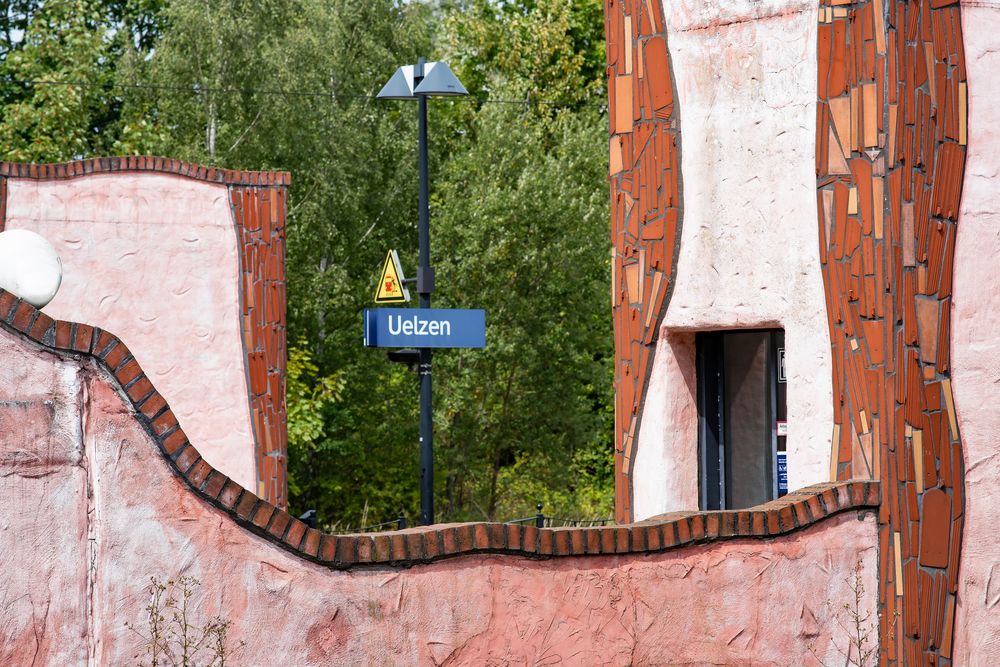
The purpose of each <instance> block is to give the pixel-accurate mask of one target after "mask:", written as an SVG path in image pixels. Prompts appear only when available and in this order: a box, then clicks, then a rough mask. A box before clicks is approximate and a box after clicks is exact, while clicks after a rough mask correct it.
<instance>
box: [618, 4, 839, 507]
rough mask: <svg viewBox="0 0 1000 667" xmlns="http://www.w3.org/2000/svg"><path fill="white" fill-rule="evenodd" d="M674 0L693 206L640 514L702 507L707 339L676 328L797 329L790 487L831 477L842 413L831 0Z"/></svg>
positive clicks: (651, 426) (650, 424)
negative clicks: (823, 227) (828, 198)
mask: <svg viewBox="0 0 1000 667" xmlns="http://www.w3.org/2000/svg"><path fill="white" fill-rule="evenodd" d="M662 1H663V8H664V15H665V17H666V21H667V32H668V40H667V43H668V48H669V50H670V57H671V61H672V62H673V71H674V74H675V80H676V86H677V99H678V106H679V109H680V136H681V149H682V168H683V181H684V182H683V203H684V213H683V226H682V232H681V240H680V247H681V250H680V256H679V259H678V265H677V279H676V285H675V287H674V292H673V296H672V298H671V301H670V305H669V307H668V309H667V312H666V315H665V317H664V321H663V330H662V332H661V334H662V335H661V338H660V341H659V344H658V346H657V350H656V358H655V362H654V370H653V377H651V379H650V385H649V390H648V392H647V395H646V402H645V404H644V406H643V417H642V419H643V422H642V427H641V430H640V434H639V444H638V452H637V458H636V464H635V472H634V479H635V501H634V502H635V507H636V517H637V518H641V517H642V516H649V515H651V514H657V513H659V512H666V511H672V510H681V509H697V507H698V496H697V488H694V489H693V490H692V488H691V485H690V484H688V483H686V482H685V480H697V479H698V466H697V446H698V435H697V404H696V396H695V392H694V390H693V384H692V383H691V382H689V380H688V378H687V377H686V371H685V369H687V368H691V367H693V365H694V346H693V345H680V346H678V345H676V344H672V343H671V337H673V339H674V340H675V341H676V340H677V338H678V336H682V335H683V333H684V332H693V331H697V330H714V329H746V328H755V327H781V328H783V329H784V330H785V334H786V339H785V340H786V355H787V356H786V364H787V371H788V386H789V391H788V424H789V435H788V477H789V486H790V488H792V489H796V488H801V487H803V486H807V485H809V484H815V483H817V482H823V481H827V480H828V479H829V469H830V436H831V433H832V423H833V409H832V405H833V403H832V401H833V399H832V388H831V383H830V378H831V376H832V366H831V358H830V337H829V327H828V323H827V317H826V306H825V301H824V297H823V286H822V273H821V270H820V264H819V243H818V238H817V234H816V224H815V220H816V173H815V158H814V156H815V143H816V71H817V68H816V25H817V18H816V9H817V6H818V3H816V2H814V1H807V0H767V1H766V2H749V1H748V0H726V1H725V2H703V1H702V0H662ZM686 387H691V391H685V390H684V388H686ZM665 434H667V435H666V437H664V435H665ZM664 471H666V474H667V476H668V477H669V478H671V479H669V480H668V481H667V482H666V483H664V479H665V478H664Z"/></svg>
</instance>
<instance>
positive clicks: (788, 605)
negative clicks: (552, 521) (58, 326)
mask: <svg viewBox="0 0 1000 667" xmlns="http://www.w3.org/2000/svg"><path fill="white" fill-rule="evenodd" d="M0 358H2V359H3V364H0V368H2V369H4V370H2V371H0V396H3V397H5V399H4V400H5V401H6V400H7V399H6V397H10V400H11V401H13V403H15V404H16V405H14V404H12V405H8V403H7V402H4V403H0V419H4V420H6V421H5V422H4V426H5V428H4V429H3V431H2V432H0V433H2V434H3V435H0V438H2V439H0V443H2V444H3V449H2V452H3V459H2V460H0V493H2V494H3V495H2V496H0V497H2V498H3V499H4V500H5V501H6V502H5V503H4V507H6V508H8V509H7V510H5V513H4V518H3V524H2V526H3V529H2V530H0V559H3V563H4V564H5V565H6V567H3V568H2V569H0V583H2V586H0V590H3V591H4V595H5V596H6V600H7V605H8V606H7V607H6V608H3V609H0V628H3V630H4V633H5V634H4V640H5V641H4V642H2V643H0V652H2V651H14V653H8V654H7V655H4V654H2V653H0V663H2V664H28V663H30V660H28V659H25V657H26V656H27V657H30V656H31V655H34V654H33V653H29V652H35V651H37V655H38V656H39V658H40V659H39V660H38V664H59V665H84V664H88V655H89V661H90V664H100V665H106V664H107V665H110V664H132V663H133V662H135V660H136V658H135V656H136V655H137V654H139V655H141V653H142V645H141V640H140V639H138V638H137V637H136V636H135V635H134V634H132V633H131V632H129V631H128V630H127V629H126V628H125V626H124V623H125V622H126V621H130V622H133V623H136V624H138V625H139V627H142V626H143V623H144V621H143V613H144V612H143V607H144V606H145V604H146V597H145V595H144V593H143V585H144V583H145V582H146V581H147V579H148V577H149V576H151V575H156V576H160V577H164V578H165V577H176V576H178V575H192V576H195V577H197V578H198V579H200V580H201V582H202V586H201V587H200V588H199V589H198V593H197V594H196V596H195V597H194V598H193V600H192V606H193V608H194V614H193V616H194V619H193V620H194V621H195V622H201V621H203V620H207V619H208V618H209V617H211V616H214V615H216V614H220V615H222V616H223V617H224V618H228V619H229V620H230V621H231V622H232V627H231V630H230V636H231V640H232V641H233V642H240V641H245V642H246V646H245V647H244V648H243V649H242V651H241V652H240V653H239V654H238V655H237V656H235V660H233V662H234V663H236V664H241V665H248V666H254V665H270V664H275V663H276V662H277V663H280V664H289V665H332V664H336V665H386V664H401V665H402V664H406V665H411V664H412V665H416V664H450V665H483V664H556V663H560V662H561V663H562V664H609V665H629V664H636V665H638V664H642V665H655V664H750V663H752V664H755V665H775V666H778V665H780V666H785V665H789V664H796V665H816V664H818V663H817V662H816V660H815V659H814V658H813V657H812V655H811V654H810V652H809V648H808V647H809V646H810V645H814V646H815V647H816V650H817V652H818V654H819V656H820V657H822V658H823V659H824V660H825V661H826V662H828V663H830V664H833V663H834V662H835V661H836V657H837V655H838V653H837V648H836V646H835V645H834V643H833V642H834V641H837V642H839V643H840V645H841V646H843V645H845V643H846V641H847V637H846V635H843V636H842V635H841V630H839V629H838V625H837V622H836V621H837V619H836V613H837V609H838V608H839V607H840V606H841V605H842V604H844V603H845V602H848V601H849V600H850V599H852V597H853V596H852V593H851V590H850V587H849V586H848V584H847V583H845V579H847V577H848V575H849V574H850V572H851V570H852V568H853V567H854V566H855V564H856V563H858V562H859V561H860V562H862V563H863V570H862V578H863V583H864V586H865V587H866V589H867V590H869V591H874V590H875V563H876V561H877V558H876V557H875V551H876V532H875V531H876V526H875V521H874V516H873V515H872V514H871V513H866V514H863V515H859V514H858V513H852V512H848V513H844V514H842V515H839V516H836V517H833V518H831V519H828V520H826V521H823V522H822V523H820V524H818V525H816V526H813V527H811V528H809V529H806V530H803V531H800V532H798V533H794V534H792V535H790V536H787V537H785V538H782V539H779V540H733V541H726V542H719V543H715V544H709V545H702V546H693V547H689V548H685V549H680V550H675V551H671V552H666V553H661V554H652V555H634V556H607V557H593V558H559V559H551V560H529V559H524V558H520V557H513V556H499V555H491V556H486V555H484V556H465V557H461V558H456V559H453V560H445V561H442V562H438V563H435V564H431V565H421V566H415V567H412V568H409V569H389V568H382V569H371V570H354V571H349V572H338V571H333V570H328V569H325V568H322V567H320V566H318V565H314V564H312V563H308V562H305V561H302V560H301V559H299V558H297V557H296V556H293V555H291V554H289V553H288V552H286V551H284V550H282V549H279V548H277V547H275V546H274V545H272V544H271V543H270V542H267V541H265V540H264V539H262V538H260V537H258V536H256V535H253V534H251V533H248V532H247V531H245V530H244V529H242V528H240V527H239V526H237V525H236V524H234V523H233V522H232V521H231V520H230V519H229V518H228V517H227V516H224V515H223V514H221V513H220V512H219V511H218V510H216V509H215V508H213V507H211V506H209V505H207V504H206V503H205V502H203V501H202V500H200V499H198V498H196V497H195V496H194V495H193V494H192V493H191V492H190V491H189V490H188V489H187V488H186V487H184V486H182V484H181V482H180V481H179V479H178V478H177V477H176V476H175V475H174V474H173V473H172V472H171V471H170V469H169V468H168V465H167V463H166V461H165V460H164V459H162V457H161V456H160V455H159V453H158V452H157V450H156V446H155V444H154V443H153V441H152V440H151V439H150V437H149V436H148V434H146V433H145V432H144V431H143V430H142V429H141V428H140V426H139V425H138V422H137V421H136V420H135V419H134V417H133V416H132V415H131V414H130V413H129V412H128V410H127V408H126V407H125V402H124V401H123V400H122V398H121V397H120V395H119V394H118V393H117V392H116V391H115V390H114V389H113V388H112V385H111V384H110V382H108V381H106V380H105V379H104V376H103V375H102V374H101V373H100V372H98V371H96V370H93V369H92V368H91V367H90V366H87V365H84V366H83V367H82V368H81V366H80V363H81V362H78V361H75V360H73V359H67V360H64V361H57V360H55V358H54V357H53V356H51V355H50V354H49V353H46V352H41V351H36V350H34V349H32V348H29V347H27V346H26V345H25V344H23V343H21V342H20V341H19V340H17V339H13V338H12V337H11V336H10V334H8V333H7V332H6V331H0ZM18 411H21V412H27V413H30V414H31V418H30V419H24V418H19V417H17V415H20V414H21V412H18ZM12 416H13V417H14V418H11V417H12ZM18 443H30V452H28V453H27V454H23V455H19V456H20V457H21V458H20V459H19V458H18V457H17V456H15V455H14V453H13V452H15V451H17V450H18V447H22V448H27V446H22V445H19V444H18ZM22 459H23V460H24V461H28V460H30V461H31V463H30V464H29V463H22V462H21V460H22ZM88 471H89V474H88ZM43 473H44V474H43ZM88 491H89V494H88ZM88 496H89V500H88ZM859 519H860V520H859ZM88 537H89V538H90V540H89V544H90V546H87V545H88ZM88 550H89V553H88ZM870 597H871V596H869V598H870ZM872 602H873V600H872V599H866V601H865V603H866V605H869V604H871V603H872ZM87 609H92V610H93V614H92V617H91V618H90V620H89V622H88V621H87V620H86V619H87V615H86V610H87ZM831 632H832V633H834V636H833V637H832V638H831V634H830V633H831ZM9 655H14V656H16V657H13V658H11V657H8V656H9Z"/></svg>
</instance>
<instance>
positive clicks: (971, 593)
mask: <svg viewBox="0 0 1000 667" xmlns="http://www.w3.org/2000/svg"><path fill="white" fill-rule="evenodd" d="M962 30H963V32H964V33H965V60H966V67H967V69H968V76H969V153H968V165H967V167H966V171H965V183H964V185H963V195H962V209H961V212H960V215H959V221H958V225H959V226H958V243H957V246H956V249H955V289H954V297H953V301H954V303H953V307H952V338H951V354H952V384H953V390H954V393H955V404H956V409H957V411H958V421H959V427H960V428H961V432H962V442H963V444H964V447H965V536H964V540H963V542H962V561H961V567H960V569H959V582H960V583H959V591H958V614H957V617H956V621H955V628H956V630H955V633H956V637H955V645H956V654H955V656H954V657H955V664H956V665H970V666H974V667H979V666H981V667H988V666H992V665H996V664H1000V542H998V541H997V536H996V533H997V526H998V525H1000V445H998V442H1000V440H998V437H1000V410H998V409H997V401H998V399H1000V393H998V391H997V387H998V386H1000V338H998V336H997V332H998V331H1000V270H998V268H997V267H998V264H997V260H998V258H1000V198H998V196H997V192H998V187H1000V186H998V183H1000V181H998V180H997V178H998V176H1000V107H998V103H997V102H998V100H1000V79H998V77H997V72H998V71H1000V2H997V0H975V2H963V3H962Z"/></svg>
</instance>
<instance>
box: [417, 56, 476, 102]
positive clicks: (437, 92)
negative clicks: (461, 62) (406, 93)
mask: <svg viewBox="0 0 1000 667" xmlns="http://www.w3.org/2000/svg"><path fill="white" fill-rule="evenodd" d="M425 67H426V68H427V69H426V70H425V71H426V74H424V79H423V81H421V82H420V83H419V84H418V85H417V87H416V89H415V90H414V91H413V92H414V93H416V94H417V95H433V96H435V97H449V96H459V95H468V94H469V91H467V90H466V89H465V86H463V85H462V82H461V81H459V80H458V77H457V76H455V73H454V72H452V71H451V68H450V67H448V63H446V62H440V61H439V62H434V63H428V64H427V65H425Z"/></svg>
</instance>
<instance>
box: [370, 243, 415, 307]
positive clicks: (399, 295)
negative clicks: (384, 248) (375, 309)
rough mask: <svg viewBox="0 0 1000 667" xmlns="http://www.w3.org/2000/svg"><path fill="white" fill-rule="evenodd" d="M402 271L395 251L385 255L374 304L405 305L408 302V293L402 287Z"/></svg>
mask: <svg viewBox="0 0 1000 667" xmlns="http://www.w3.org/2000/svg"><path fill="white" fill-rule="evenodd" d="M403 280H405V278H403V269H402V267H400V265H399V256H398V255H397V254H396V251H395V250H390V251H389V252H388V253H386V256H385V264H384V265H383V266H382V275H381V277H380V278H379V281H378V287H377V288H376V290H375V303H406V302H407V301H409V300H410V291H409V290H408V289H406V287H405V286H404V285H403Z"/></svg>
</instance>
